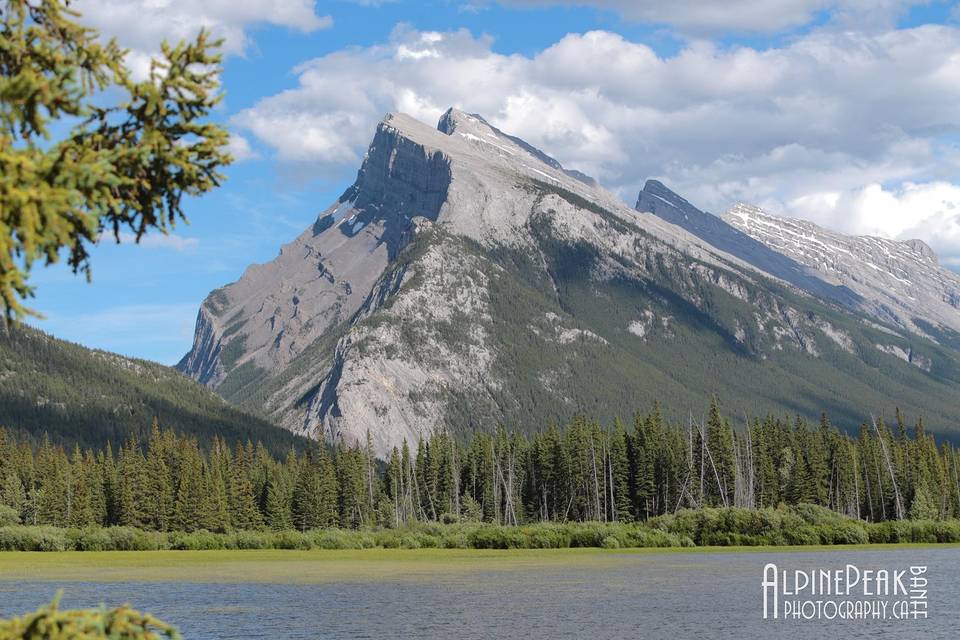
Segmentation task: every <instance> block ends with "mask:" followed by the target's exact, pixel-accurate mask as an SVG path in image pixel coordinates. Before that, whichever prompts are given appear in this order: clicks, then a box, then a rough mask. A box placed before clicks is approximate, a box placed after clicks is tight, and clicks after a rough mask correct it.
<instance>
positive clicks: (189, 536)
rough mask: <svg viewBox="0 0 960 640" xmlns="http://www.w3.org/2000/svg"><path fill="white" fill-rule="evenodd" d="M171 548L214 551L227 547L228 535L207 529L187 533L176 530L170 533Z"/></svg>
mask: <svg viewBox="0 0 960 640" xmlns="http://www.w3.org/2000/svg"><path fill="white" fill-rule="evenodd" d="M169 540H170V548H171V549H176V550H179V551H213V550H216V549H226V548H227V541H228V537H227V536H226V535H224V534H221V533H211V532H210V531H207V530H205V529H201V530H200V531H191V532H189V533H185V532H182V531H175V532H173V533H171V534H170V536H169Z"/></svg>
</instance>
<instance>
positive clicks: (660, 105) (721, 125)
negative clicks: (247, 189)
mask: <svg viewBox="0 0 960 640" xmlns="http://www.w3.org/2000/svg"><path fill="white" fill-rule="evenodd" d="M295 72H296V73H297V74H298V86H296V87H295V88H292V89H289V90H287V91H284V92H282V93H280V94H277V95H274V96H271V97H267V98H264V99H262V100H261V101H260V102H259V103H257V104H256V105H254V106H253V107H252V108H249V109H246V110H244V111H242V112H241V113H239V114H238V115H236V116H235V117H234V118H233V120H232V124H233V125H234V126H236V127H239V128H242V129H245V130H246V131H249V132H250V133H252V134H253V135H254V136H256V137H257V138H258V139H259V140H261V141H262V142H263V143H265V144H266V145H267V146H269V147H271V148H273V149H274V150H275V152H276V154H277V156H278V157H279V158H280V159H281V160H283V161H286V162H292V163H297V164H299V165H301V166H309V167H311V170H313V171H314V172H315V173H316V174H319V175H325V176H327V177H332V176H336V177H342V176H343V175H345V173H346V171H347V170H351V171H352V170H355V169H356V168H357V166H358V165H359V162H360V161H361V159H362V156H363V152H364V150H365V148H366V146H367V144H368V143H369V141H370V138H371V137H372V133H373V128H374V125H375V123H376V121H377V120H378V119H379V118H380V117H381V116H382V115H383V114H384V113H386V112H389V111H405V112H407V113H409V114H410V115H412V116H414V117H416V118H419V119H421V120H423V121H426V122H435V121H436V119H437V118H438V117H439V116H440V114H441V113H442V111H443V110H444V109H446V108H447V107H449V106H451V105H452V106H457V107H459V108H462V109H464V110H466V111H471V112H477V113H481V114H483V115H484V116H485V117H487V118H488V119H489V120H490V121H491V122H492V123H493V124H495V125H496V126H498V127H500V128H502V129H504V130H505V131H508V132H511V133H514V134H516V135H519V136H521V137H523V138H525V139H527V140H528V141H529V142H531V143H533V144H535V145H537V146H538V147H541V148H543V149H544V150H545V151H546V152H548V153H550V154H551V155H554V156H556V157H557V158H558V159H559V160H560V161H561V162H563V163H564V164H565V165H567V166H569V167H573V168H577V169H580V170H583V171H586V172H587V173H590V174H592V175H595V176H597V177H598V178H599V179H600V180H601V182H602V183H604V184H605V185H607V186H608V187H611V188H613V189H614V190H616V191H617V192H618V193H620V194H621V196H622V197H624V198H625V199H626V200H628V201H629V202H632V201H633V200H634V199H635V198H636V192H637V190H639V188H640V187H641V186H642V184H643V181H644V180H645V179H646V178H649V177H660V178H663V179H665V181H666V182H667V183H668V184H669V185H670V186H672V187H674V188H675V189H676V190H677V191H679V192H681V193H684V194H685V195H687V196H688V197H689V198H690V199H691V200H692V201H693V202H695V203H697V204H699V205H701V206H702V207H704V208H706V209H708V210H712V211H720V210H723V209H724V208H726V207H727V206H728V205H729V204H730V203H732V202H734V201H736V200H746V201H750V202H755V203H757V204H760V205H762V206H766V207H768V208H770V209H771V210H773V211H779V212H783V213H788V214H795V215H804V216H806V217H809V218H811V219H814V220H816V221H818V222H821V223H825V224H827V225H828V226H835V227H839V228H843V229H845V230H849V231H858V232H862V231H868V230H870V229H874V228H876V229H879V232H882V233H886V234H897V233H899V228H897V227H894V226H892V225H890V224H887V223H884V224H882V225H877V224H874V226H871V224H872V223H870V222H869V211H868V209H869V207H868V204H870V203H869V202H868V201H864V202H865V203H866V204H863V205H858V204H857V203H858V202H861V200H858V199H857V198H858V194H861V193H863V192H864V190H865V189H867V187H868V186H869V185H883V186H884V189H885V190H886V191H887V192H889V193H892V194H894V195H895V196H896V197H898V198H902V197H905V196H906V194H908V193H912V192H910V191H909V188H908V187H907V186H906V185H907V183H908V182H909V183H911V184H914V185H922V184H925V183H927V184H933V183H937V184H939V183H941V182H942V183H944V184H948V185H949V184H950V183H954V182H956V178H955V176H957V175H960V152H958V150H957V149H956V146H955V142H953V143H951V142H950V140H949V138H948V137H946V136H947V134H950V133H955V132H957V131H960V111H958V110H957V109H956V105H957V104H958V103H960V29H957V28H952V27H946V26H924V27H918V28H914V29H903V30H894V31H884V32H878V33H859V32H853V31H843V30H839V29H833V28H831V29H824V30H817V31H814V32H812V33H810V34H808V35H806V36H803V37H799V38H796V39H793V40H791V41H790V42H789V43H787V44H785V45H784V46H782V47H779V48H770V49H765V50H756V49H752V48H749V47H732V48H719V47H716V46H714V45H711V44H709V43H705V42H702V41H698V42H692V43H690V44H689V45H687V46H686V47H685V48H683V49H682V50H681V51H680V52H679V53H677V54H676V55H674V56H671V57H662V56H660V55H658V54H657V53H656V52H655V51H654V50H653V49H651V48H650V47H648V46H646V45H644V44H641V43H636V42H631V41H629V40H626V39H625V38H623V37H622V36H620V35H617V34H614V33H609V32H604V31H593V32H589V33H584V34H570V35H567V36H565V37H564V38H562V39H561V40H560V41H558V42H557V43H555V44H554V45H552V46H551V47H549V48H547V49H545V50H544V51H542V52H540V53H538V54H536V55H533V56H525V55H520V54H514V55H503V54H499V53H497V52H495V51H494V50H493V49H492V42H491V39H490V38H489V37H486V36H483V37H474V36H473V35H472V34H470V33H469V32H467V31H465V30H459V31H451V32H443V33H438V32H423V31H417V30H414V29H412V28H410V27H407V26H401V27H398V28H397V29H395V31H394V33H393V34H392V36H391V38H390V39H389V41H387V42H386V43H383V44H380V45H376V46H372V47H368V48H351V49H346V50H342V51H338V52H336V53H333V54H330V55H326V56H324V57H321V58H316V59H314V60H310V61H308V62H306V63H304V64H302V65H300V66H299V67H298V68H297V69H296V70H295ZM931 188H933V187H931ZM938 188H939V187H938ZM908 202H909V203H911V205H910V206H918V205H916V203H917V200H915V199H910V200H908ZM885 211H886V209H885ZM878 215H882V216H887V215H888V214H885V213H883V214H879V213H878ZM916 221H917V223H918V224H919V226H915V235H919V236H920V237H921V238H923V239H925V240H931V239H932V234H933V233H934V227H933V226H930V225H933V224H934V217H933V214H932V213H931V214H930V215H929V216H928V215H926V214H924V215H918V216H917V218H916ZM924 221H927V222H924ZM925 224H926V225H928V226H924V225H925ZM942 224H946V223H942ZM942 224H941V227H942ZM941 227H937V228H938V229H939V228H941ZM931 244H934V245H936V244H937V243H936V242H931ZM955 244H956V246H954V244H948V245H944V244H942V243H941V250H942V251H950V252H954V253H956V254H960V238H958V239H957V241H956V242H955ZM948 246H950V247H953V248H952V249H948V248H947V247H948Z"/></svg>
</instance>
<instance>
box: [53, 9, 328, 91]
mask: <svg viewBox="0 0 960 640" xmlns="http://www.w3.org/2000/svg"><path fill="white" fill-rule="evenodd" d="M71 8H73V9H75V10H77V11H79V12H80V13H81V22H82V23H83V24H84V25H88V26H91V27H94V28H96V29H98V30H100V32H101V33H102V34H103V35H104V36H106V37H116V38H117V41H118V42H119V43H120V44H121V45H122V46H124V47H128V48H130V49H131V52H130V59H129V61H128V62H129V63H130V65H131V67H132V68H133V69H134V71H135V72H138V73H139V74H140V75H141V76H142V75H144V73H145V71H146V69H148V68H149V61H150V57H151V56H152V55H155V54H156V53H158V52H159V50H160V43H161V42H162V41H163V40H168V41H170V42H177V41H179V40H181V39H184V38H192V37H194V36H196V34H197V32H198V31H199V30H200V29H201V28H207V29H209V30H210V31H212V33H213V34H214V35H215V36H217V37H222V38H223V39H224V45H223V50H224V53H226V54H228V55H242V54H243V53H244V52H245V51H246V50H247V48H248V47H249V45H250V40H249V36H248V34H247V29H248V28H249V27H251V26H255V25H261V24H268V25H275V26H280V27H287V28H290V29H296V30H298V31H302V32H305V33H310V32H312V31H316V30H318V29H325V28H328V27H330V26H331V25H332V24H333V19H332V18H331V17H330V16H320V15H317V14H316V13H315V10H314V2H313V0H202V1H200V2H197V1H196V0H75V1H74V2H73V3H72V4H71Z"/></svg>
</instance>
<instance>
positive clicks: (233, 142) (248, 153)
mask: <svg viewBox="0 0 960 640" xmlns="http://www.w3.org/2000/svg"><path fill="white" fill-rule="evenodd" d="M227 152H228V153H229V154H230V155H231V156H233V160H234V162H243V161H244V160H251V159H253V158H257V157H259V155H258V154H257V152H256V151H255V150H254V149H253V147H251V146H250V141H249V140H247V139H246V138H244V137H243V136H241V135H240V134H238V133H231V134H230V142H228V143H227Z"/></svg>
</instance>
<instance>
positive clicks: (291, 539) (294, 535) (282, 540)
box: [273, 531, 313, 550]
mask: <svg viewBox="0 0 960 640" xmlns="http://www.w3.org/2000/svg"><path fill="white" fill-rule="evenodd" d="M273 544H274V547H275V548H277V549H300V550H305V549H312V548H313V539H312V537H311V536H310V534H308V533H301V532H300V531H278V532H277V534H276V537H275V538H274V542H273Z"/></svg>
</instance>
